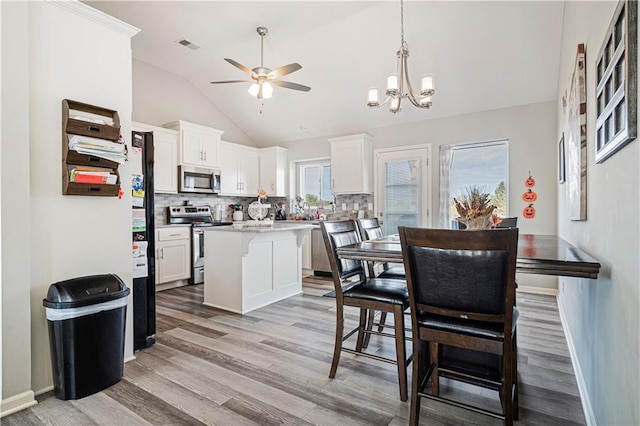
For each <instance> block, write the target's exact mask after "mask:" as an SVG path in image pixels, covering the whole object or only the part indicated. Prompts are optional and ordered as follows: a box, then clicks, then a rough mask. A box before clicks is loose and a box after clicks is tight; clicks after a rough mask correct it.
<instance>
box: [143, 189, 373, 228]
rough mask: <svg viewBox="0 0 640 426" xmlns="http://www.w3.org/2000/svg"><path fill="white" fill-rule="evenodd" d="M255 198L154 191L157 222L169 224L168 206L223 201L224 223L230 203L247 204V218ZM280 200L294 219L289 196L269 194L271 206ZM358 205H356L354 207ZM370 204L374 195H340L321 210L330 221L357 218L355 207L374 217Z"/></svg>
mask: <svg viewBox="0 0 640 426" xmlns="http://www.w3.org/2000/svg"><path fill="white" fill-rule="evenodd" d="M256 199H257V198H256V197H255V196H251V197H230V196H218V195H209V194H155V197H154V201H155V215H156V221H155V222H156V225H165V224H167V223H168V222H169V219H168V217H167V207H169V206H181V205H185V203H190V204H192V205H194V206H215V205H216V204H222V205H223V209H222V220H223V221H225V222H231V221H232V218H231V215H232V214H233V210H231V209H230V208H229V204H242V205H243V206H244V212H245V220H246V219H248V217H247V214H246V212H247V207H248V206H249V204H250V203H252V202H253V201H256ZM280 202H283V203H284V205H285V206H286V207H285V209H286V211H287V218H288V219H289V218H291V219H293V212H292V211H291V207H290V206H291V202H290V200H289V198H288V197H269V198H268V200H267V203H269V204H271V205H272V206H275V205H276V204H277V203H280ZM343 204H345V205H346V208H347V210H342V205H343ZM356 204H357V208H355V207H356ZM369 204H372V205H373V194H350V195H337V196H336V208H335V212H332V211H331V209H322V210H321V211H320V212H321V213H322V214H324V215H326V217H327V219H328V220H343V219H349V218H355V211H356V210H359V211H360V215H361V217H372V216H373V211H371V210H369ZM272 211H273V208H272ZM314 212H315V210H314Z"/></svg>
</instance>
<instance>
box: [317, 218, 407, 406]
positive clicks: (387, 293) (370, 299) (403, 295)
mask: <svg viewBox="0 0 640 426" xmlns="http://www.w3.org/2000/svg"><path fill="white" fill-rule="evenodd" d="M320 228H321V230H322V235H323V237H324V243H325V246H326V248H327V254H328V257H329V264H330V265H331V274H332V277H333V284H334V288H335V297H336V333H335V344H334V348H333V360H332V362H331V370H330V372H329V377H330V378H334V377H335V375H336V371H337V369H338V363H339V362H340V353H341V352H348V353H353V354H356V355H360V356H365V357H368V358H372V359H376V360H378V361H384V362H390V363H393V364H396V365H397V367H398V385H399V387H400V400H402V401H406V400H407V398H408V393H407V366H408V365H409V363H410V362H411V356H409V357H408V358H407V355H406V346H405V342H406V339H405V330H404V314H403V313H404V311H405V310H406V309H407V307H408V306H409V294H408V291H407V285H406V283H405V282H404V281H400V280H394V279H387V278H375V277H374V278H371V277H367V275H366V273H365V268H364V265H363V261H361V260H350V259H339V258H338V256H337V254H336V248H337V247H341V246H344V245H348V244H354V243H359V242H361V239H360V234H359V233H358V229H357V228H356V223H355V222H354V221H352V220H347V221H340V222H320ZM345 306H353V307H355V308H359V309H360V321H359V323H358V326H357V327H356V328H354V329H353V330H351V331H349V332H347V333H345V331H344V307H345ZM373 310H377V311H382V312H391V313H393V322H394V325H393V328H394V333H393V334H388V333H383V332H379V331H374V330H371V329H370V328H369V329H367V316H368V315H367V313H368V311H373ZM356 333H357V341H356V344H355V350H354V349H350V348H345V347H344V346H343V342H344V341H345V340H347V339H348V338H349V337H351V336H353V335H354V334H356ZM367 334H376V335H381V336H387V337H393V338H395V347H396V359H389V358H385V357H382V356H380V355H376V354H373V353H368V352H366V351H364V349H365V348H364V347H363V344H364V337H365V335H367Z"/></svg>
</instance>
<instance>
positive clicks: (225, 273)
mask: <svg viewBox="0 0 640 426" xmlns="http://www.w3.org/2000/svg"><path fill="white" fill-rule="evenodd" d="M312 227H313V225H311V224H301V223H278V222H275V223H273V224H272V225H267V226H265V225H259V226H258V224H251V223H239V224H234V225H233V226H218V227H211V228H204V231H205V232H204V236H205V238H204V245H205V248H206V249H205V251H204V253H205V255H204V256H205V260H204V265H205V267H204V304H205V305H207V306H212V307H215V308H220V309H224V310H226V311H231V312H236V313H239V314H244V313H247V312H249V311H252V310H254V309H257V308H259V307H262V306H265V305H268V304H270V303H273V302H277V301H278V300H282V299H285V298H287V297H290V296H293V295H296V294H300V293H301V292H302V245H303V243H304V240H305V238H306V237H307V235H308V232H307V230H308V229H311V228H312Z"/></svg>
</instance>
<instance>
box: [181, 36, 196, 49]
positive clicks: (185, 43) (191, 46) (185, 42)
mask: <svg viewBox="0 0 640 426" xmlns="http://www.w3.org/2000/svg"><path fill="white" fill-rule="evenodd" d="M178 44H181V45H183V46H184V47H188V48H189V49H191V50H198V49H200V48H201V47H202V46H200V45H198V44H195V43H193V42H191V41H189V40H187V39H184V38H183V39H182V40H178Z"/></svg>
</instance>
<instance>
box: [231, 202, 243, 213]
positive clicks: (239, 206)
mask: <svg viewBox="0 0 640 426" xmlns="http://www.w3.org/2000/svg"><path fill="white" fill-rule="evenodd" d="M229 208H230V209H231V210H233V211H234V212H239V211H242V204H229Z"/></svg>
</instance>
